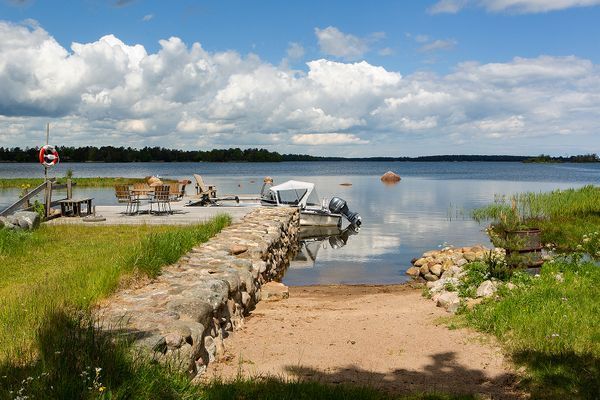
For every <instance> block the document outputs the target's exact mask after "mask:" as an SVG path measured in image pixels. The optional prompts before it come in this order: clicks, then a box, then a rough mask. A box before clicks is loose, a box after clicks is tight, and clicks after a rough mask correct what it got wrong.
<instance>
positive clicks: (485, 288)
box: [476, 280, 498, 297]
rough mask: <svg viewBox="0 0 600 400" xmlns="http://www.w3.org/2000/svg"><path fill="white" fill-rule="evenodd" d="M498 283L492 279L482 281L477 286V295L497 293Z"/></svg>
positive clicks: (484, 295)
mask: <svg viewBox="0 0 600 400" xmlns="http://www.w3.org/2000/svg"><path fill="white" fill-rule="evenodd" d="M496 290H498V289H497V287H496V283H495V282H492V281H490V280H487V281H483V282H481V285H479V287H478V288H477V292H476V294H477V297H490V296H493V295H494V293H496Z"/></svg>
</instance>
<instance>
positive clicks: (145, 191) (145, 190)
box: [133, 182, 153, 201]
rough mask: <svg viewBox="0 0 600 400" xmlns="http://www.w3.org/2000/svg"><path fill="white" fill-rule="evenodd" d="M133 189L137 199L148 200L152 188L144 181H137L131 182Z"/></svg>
mask: <svg viewBox="0 0 600 400" xmlns="http://www.w3.org/2000/svg"><path fill="white" fill-rule="evenodd" d="M133 190H134V194H135V195H136V196H137V198H138V200H146V201H147V200H150V199H151V196H150V193H151V192H152V190H153V188H152V187H150V185H148V184H147V183H145V182H137V183H134V184H133Z"/></svg>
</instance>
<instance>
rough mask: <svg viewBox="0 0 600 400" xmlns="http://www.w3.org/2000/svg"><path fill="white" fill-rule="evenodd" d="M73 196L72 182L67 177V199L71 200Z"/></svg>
mask: <svg viewBox="0 0 600 400" xmlns="http://www.w3.org/2000/svg"><path fill="white" fill-rule="evenodd" d="M72 198H73V184H72V182H71V179H67V199H69V200H71V199H72Z"/></svg>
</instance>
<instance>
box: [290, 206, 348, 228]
mask: <svg viewBox="0 0 600 400" xmlns="http://www.w3.org/2000/svg"><path fill="white" fill-rule="evenodd" d="M341 225H342V216H341V215H340V214H329V213H323V212H314V211H306V210H302V211H300V226H338V227H339V226H341Z"/></svg>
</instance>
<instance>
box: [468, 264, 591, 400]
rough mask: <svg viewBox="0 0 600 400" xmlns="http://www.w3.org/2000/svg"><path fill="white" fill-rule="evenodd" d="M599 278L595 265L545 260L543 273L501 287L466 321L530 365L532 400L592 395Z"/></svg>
mask: <svg viewBox="0 0 600 400" xmlns="http://www.w3.org/2000/svg"><path fill="white" fill-rule="evenodd" d="M557 274H560V275H559V279H557ZM561 276H562V279H561V278H560V277H561ZM598 282H600V267H598V265H596V264H594V263H591V262H581V261H578V260H576V261H559V262H554V263H547V264H545V265H544V267H543V268H542V270H541V274H540V276H539V277H537V278H531V279H529V280H528V281H527V282H525V283H524V282H523V281H520V282H517V283H518V285H519V288H518V289H514V290H512V291H509V290H504V291H502V292H501V299H500V300H493V301H487V302H485V303H483V304H481V305H479V306H477V307H475V308H474V310H473V311H471V312H469V313H467V314H466V319H467V321H468V323H469V324H470V325H471V326H473V327H475V328H477V329H479V330H482V331H484V332H489V333H492V334H494V335H496V337H498V338H499V339H500V341H501V343H502V344H503V345H504V346H505V349H506V351H507V352H508V353H509V354H510V355H511V356H512V358H513V360H514V361H515V362H516V363H517V364H520V365H523V366H525V367H527V375H528V376H527V379H526V380H525V381H524V383H525V384H526V388H527V389H528V390H529V391H530V392H531V393H532V395H533V397H534V398H579V399H588V398H593V396H594V395H597V394H598V393H600V285H599V284H598Z"/></svg>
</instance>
